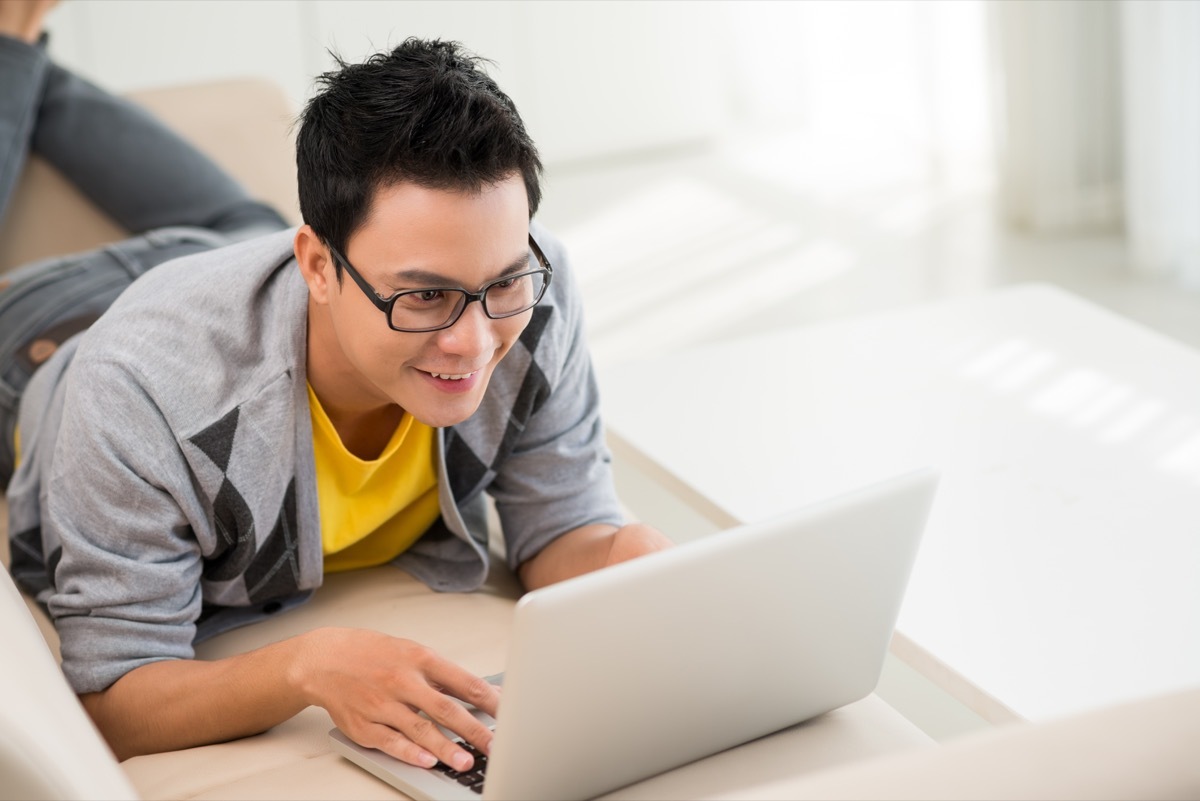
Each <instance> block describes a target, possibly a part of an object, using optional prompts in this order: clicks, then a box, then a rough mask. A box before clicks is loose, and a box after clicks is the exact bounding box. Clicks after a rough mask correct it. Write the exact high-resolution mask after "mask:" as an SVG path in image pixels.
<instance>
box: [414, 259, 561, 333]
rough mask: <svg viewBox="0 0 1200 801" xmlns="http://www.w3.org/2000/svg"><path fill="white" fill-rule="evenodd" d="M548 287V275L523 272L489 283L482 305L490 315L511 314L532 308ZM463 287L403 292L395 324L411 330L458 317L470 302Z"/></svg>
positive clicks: (421, 328) (430, 327)
mask: <svg viewBox="0 0 1200 801" xmlns="http://www.w3.org/2000/svg"><path fill="white" fill-rule="evenodd" d="M545 288H546V274H545V272H542V271H538V272H533V273H522V274H520V275H516V276H512V277H510V278H504V279H501V280H499V281H494V282H492V283H491V284H488V285H487V287H485V288H484V290H483V308H484V311H485V312H486V313H487V315H488V316H489V317H511V316H513V315H515V314H520V313H521V312H523V311H526V310H527V309H531V308H533V306H534V305H535V304H537V302H538V300H540V299H541V297H542V292H543V291H544V290H545ZM467 297H468V296H467V293H466V292H465V291H463V290H461V289H418V290H413V291H411V292H403V293H401V294H399V295H397V296H396V299H395V302H393V303H392V327H394V328H400V329H409V330H417V331H420V330H430V329H436V328H440V327H442V326H445V325H446V324H448V323H450V322H452V321H453V320H456V319H457V318H458V316H459V314H461V313H462V310H463V307H464V306H466V303H467Z"/></svg>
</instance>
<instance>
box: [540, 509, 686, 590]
mask: <svg viewBox="0 0 1200 801" xmlns="http://www.w3.org/2000/svg"><path fill="white" fill-rule="evenodd" d="M672 544H673V543H672V542H671V541H670V540H669V539H667V538H666V536H664V535H663V534H662V533H660V532H659V531H657V530H656V529H653V528H651V527H650V526H646V525H643V524H641V523H630V524H629V525H625V526H621V527H620V528H618V527H617V526H611V525H601V524H597V525H590V526H582V527H580V528H577V529H574V530H573V531H568V532H567V533H566V534H563V535H562V536H561V537H559V538H558V539H556V540H554V541H553V542H552V543H550V544H549V545H547V546H546V547H545V548H543V549H542V550H541V552H539V553H538V555H537V556H535V557H533V558H532V559H530V560H529V561H527V562H525V563H524V564H522V565H521V567H520V569H519V573H520V576H521V582H522V583H523V584H524V585H525V588H526V589H528V590H536V589H537V588H539V587H545V586H547V585H549V584H554V583H556V582H559V581H565V580H566V579H569V578H573V577H575V576H581V575H583V574H584V573H590V572H592V571H594V570H599V569H600V568H602V567H608V566H609V565H615V564H617V563H619V562H624V561H627V560H629V559H635V558H637V557H639V556H645V555H646V554H649V553H654V552H656V551H662V550H665V549H667V548H670V547H671V546H672Z"/></svg>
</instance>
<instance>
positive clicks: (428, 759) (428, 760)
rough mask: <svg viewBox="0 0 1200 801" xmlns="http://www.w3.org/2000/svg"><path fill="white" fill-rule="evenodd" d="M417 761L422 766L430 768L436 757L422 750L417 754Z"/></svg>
mask: <svg viewBox="0 0 1200 801" xmlns="http://www.w3.org/2000/svg"><path fill="white" fill-rule="evenodd" d="M417 761H418V762H420V763H421V767H423V768H432V767H433V766H434V765H436V764H437V762H438V759H437V757H435V756H434V755H433V754H431V753H429V752H428V751H422V752H421V753H419V754H417Z"/></svg>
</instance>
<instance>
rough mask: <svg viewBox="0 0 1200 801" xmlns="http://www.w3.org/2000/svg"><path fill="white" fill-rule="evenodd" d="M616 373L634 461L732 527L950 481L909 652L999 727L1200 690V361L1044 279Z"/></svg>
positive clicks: (611, 410)
mask: <svg viewBox="0 0 1200 801" xmlns="http://www.w3.org/2000/svg"><path fill="white" fill-rule="evenodd" d="M600 380H601V388H602V391H603V397H604V410H605V416H606V420H607V425H608V428H609V432H610V438H611V440H612V441H613V446H614V450H615V451H616V453H617V459H618V462H620V461H621V460H623V459H624V460H632V461H636V462H638V463H639V465H640V467H641V468H642V469H649V470H653V471H658V472H659V474H660V475H661V476H662V477H664V478H665V480H667V481H668V482H670V483H671V484H672V485H673V486H675V487H676V488H677V489H678V490H679V491H680V492H681V493H683V494H690V496H691V498H692V500H693V501H694V502H695V503H696V504H698V505H700V506H704V507H706V508H707V509H708V510H709V514H710V517H715V518H717V519H722V520H723V521H724V522H725V523H728V524H733V523H735V522H737V521H751V520H755V519H760V518H763V517H768V516H771V515H774V514H776V513H779V512H782V511H784V510H785V509H788V508H790V507H794V506H797V505H801V504H804V503H807V502H811V501H815V500H818V499H820V498H823V497H826V496H829V495H831V494H834V493H837V492H840V491H844V490H847V489H851V488H854V487H856V486H859V485H862V484H866V483H868V482H870V481H872V480H876V479H879V478H883V477H886V476H888V475H891V474H894V473H898V472H901V471H903V470H906V469H909V468H912V467H916V466H920V465H925V464H932V465H935V466H937V467H939V468H940V469H941V470H942V484H941V487H940V490H939V494H938V497H937V500H936V501H935V504H934V510H933V513H932V516H931V518H930V521H929V526H928V528H927V531H926V536H925V540H924V542H923V544H922V550H921V553H920V556H919V558H918V561H917V565H916V568H915V572H914V574H913V577H912V581H911V584H910V586H909V591H908V594H907V597H906V599H905V602H904V606H903V609H902V611H901V615H900V620H899V624H898V626H897V637H896V639H895V641H894V643H893V652H894V653H895V654H896V655H897V656H899V657H900V658H902V659H903V660H905V661H907V662H908V663H909V664H911V665H912V666H913V667H915V668H917V669H918V670H919V671H921V672H922V673H923V674H925V675H926V676H927V677H929V678H931V679H933V680H934V681H935V682H937V683H938V684H939V686H941V687H942V688H943V689H945V690H946V691H947V692H949V693H951V694H952V695H953V696H955V697H956V698H958V699H959V700H960V701H961V702H962V703H964V704H966V705H967V706H969V707H970V708H972V709H973V710H975V711H976V712H977V713H978V714H980V715H982V716H983V717H985V718H987V719H989V720H992V721H995V722H1002V721H1005V720H1011V719H1020V718H1024V719H1028V720H1034V721H1037V720H1044V719H1047V718H1053V717H1057V716H1060V715H1064V714H1069V713H1072V712H1077V711H1082V710H1085V709H1090V708H1095V707H1099V706H1103V705H1107V704H1111V703H1117V702H1120V701H1125V700H1131V699H1135V698H1140V697H1145V696H1149V695H1152V694H1156V693H1161V692H1168V691H1171V690H1175V689H1180V688H1185V687H1192V686H1197V685H1200V580H1198V579H1200V354H1197V353H1196V352H1194V351H1192V350H1191V349H1189V348H1187V347H1185V346H1183V345H1180V344H1178V343H1176V342H1174V341H1172V340H1169V339H1167V338H1165V337H1163V336H1161V335H1158V334H1156V333H1154V332H1151V331H1149V330H1147V329H1145V328H1142V327H1139V326H1137V325H1135V324H1133V323H1130V322H1128V321H1126V320H1124V319H1123V318H1120V317H1118V316H1116V315H1113V314H1111V313H1109V312H1106V311H1103V310H1101V309H1099V308H1097V307H1094V306H1092V305H1089V304H1087V303H1085V302H1084V301H1082V300H1079V299H1077V298H1075V297H1073V296H1070V295H1068V294H1066V293H1064V292H1061V291H1059V290H1056V289H1053V288H1050V287H1045V286H1038V285H1033V286H1024V287H1017V288H1013V289H1007V290H1001V291H997V292H994V293H991V294H987V295H983V296H978V297H973V298H967V299H959V300H952V301H946V302H941V303H937V304H933V305H929V306H922V307H918V308H912V309H906V310H901V311H898V312H892V313H887V314H884V315H879V316H875V317H871V318H868V319H859V320H850V321H842V322H835V323H832V324H825V325H820V326H813V327H809V328H801V329H796V330H792V331H786V332H782V333H778V334H770V335H764V336H758V337H753V338H746V339H742V340H739V341H734V342H729V343H725V344H719V345H711V346H703V347H697V348H694V349H691V350H686V351H683V352H679V353H675V354H672V355H666V356H658V357H655V358H653V359H651V360H648V361H646V362H643V363H635V364H624V365H620V366H615V367H610V368H608V369H605V370H603V371H602V372H601V377H600ZM668 533H678V534H684V535H686V532H668Z"/></svg>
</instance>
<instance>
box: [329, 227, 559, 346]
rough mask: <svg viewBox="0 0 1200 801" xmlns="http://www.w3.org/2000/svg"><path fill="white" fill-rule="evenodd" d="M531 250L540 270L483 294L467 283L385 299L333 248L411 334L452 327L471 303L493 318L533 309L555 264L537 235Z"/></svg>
mask: <svg viewBox="0 0 1200 801" xmlns="http://www.w3.org/2000/svg"><path fill="white" fill-rule="evenodd" d="M529 249H530V250H531V251H532V252H533V256H534V258H535V259H537V263H538V264H540V265H541V267H540V268H538V269H535V270H526V271H525V272H520V273H516V274H514V275H506V276H504V277H503V278H497V279H496V280H495V281H490V282H489V283H487V284H484V285H483V286H482V287H481V288H480V289H479V291H478V292H468V291H467V290H465V289H462V288H461V287H426V288H423V289H406V290H403V291H400V292H397V293H395V294H394V295H391V296H390V297H386V298H385V297H384V296H383V295H381V294H379V293H378V292H376V291H375V289H374V288H373V287H372V286H371V285H370V284H368V283H367V280H366V279H365V278H363V277H362V275H361V274H360V273H359V272H358V270H356V269H354V267H353V266H352V265H351V264H350V261H349V260H348V259H347V258H346V257H345V256H343V255H342V254H341V253H339V252H338V250H337V248H335V247H333V245H329V252H330V253H332V254H333V256H334V258H336V259H337V260H338V261H339V262H341V264H342V267H344V268H345V269H346V272H347V273H349V274H350V277H351V278H352V279H353V280H354V283H356V284H358V287H359V289H361V290H362V291H363V294H365V295H366V296H367V298H368V299H369V300H370V301H371V302H372V303H374V304H375V307H376V308H377V309H379V310H380V311H382V312H383V313H384V314H386V315H387V319H388V326H390V327H391V329H392V330H393V331H402V332H405V333H410V334H423V333H426V332H429V331H440V330H441V329H443V328H449V327H450V326H452V325H454V324H455V323H457V322H458V318H459V317H462V314H463V312H464V311H466V308H467V304H469V303H471V302H472V301H475V300H477V301H479V305H480V306H482V307H483V313H484V314H486V315H487V316H488V317H490V318H491V319H493V320H502V319H504V318H505V317H514V316H516V315H518V314H520V313H521V312H526V311H529V310H530V309H532V308H533V307H534V306H536V305H537V304H538V302H539V301H540V300H541V299H542V296H543V295H545V294H546V288H547V287H548V286H550V279H551V277H553V275H554V268H553V267H551V266H550V262H549V261H547V259H546V255H545V254H544V253H542V249H541V248H540V247H538V243H537V242H535V241H534V239H533V236H532V235H530V237H529Z"/></svg>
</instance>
